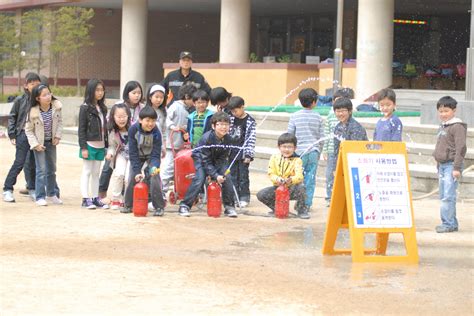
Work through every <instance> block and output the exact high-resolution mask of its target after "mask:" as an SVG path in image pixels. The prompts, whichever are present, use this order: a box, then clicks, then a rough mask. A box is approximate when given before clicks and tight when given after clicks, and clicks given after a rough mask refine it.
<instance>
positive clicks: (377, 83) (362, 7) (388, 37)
mask: <svg viewBox="0 0 474 316" xmlns="http://www.w3.org/2000/svg"><path fill="white" fill-rule="evenodd" d="M393 13H394V0H384V1H380V0H359V13H358V18H357V20H358V23H357V88H356V98H357V99H366V98H368V97H369V96H371V95H372V94H374V93H376V92H377V91H378V90H380V89H382V88H386V87H388V86H390V85H391V84H392V59H393V58H392V54H393Z"/></svg>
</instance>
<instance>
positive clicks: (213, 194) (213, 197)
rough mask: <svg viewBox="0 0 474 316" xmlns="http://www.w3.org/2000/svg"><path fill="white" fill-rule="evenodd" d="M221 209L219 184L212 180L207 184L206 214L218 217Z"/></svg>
mask: <svg viewBox="0 0 474 316" xmlns="http://www.w3.org/2000/svg"><path fill="white" fill-rule="evenodd" d="M221 211H222V198H221V186H220V185H219V184H218V183H217V182H214V181H213V182H211V183H210V184H209V185H208V186H207V215H208V216H210V217H219V216H221Z"/></svg>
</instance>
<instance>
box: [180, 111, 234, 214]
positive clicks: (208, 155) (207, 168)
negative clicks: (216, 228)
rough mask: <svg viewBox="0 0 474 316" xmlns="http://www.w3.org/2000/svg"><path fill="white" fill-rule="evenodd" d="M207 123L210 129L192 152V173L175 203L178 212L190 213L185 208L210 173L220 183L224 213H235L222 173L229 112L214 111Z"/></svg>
mask: <svg viewBox="0 0 474 316" xmlns="http://www.w3.org/2000/svg"><path fill="white" fill-rule="evenodd" d="M211 125H212V130H210V131H208V132H206V133H204V135H202V138H201V140H200V141H199V143H198V144H197V146H196V148H195V149H194V151H193V154H192V157H193V160H194V166H195V168H196V174H195V176H194V178H193V182H192V183H191V185H190V186H189V188H188V191H187V192H186V196H185V197H184V199H183V201H182V202H181V204H180V206H179V215H181V216H190V213H189V210H190V209H191V206H192V205H193V203H194V201H195V200H196V198H197V196H198V194H199V192H200V191H201V188H202V186H203V185H204V183H205V181H206V176H210V177H211V179H212V180H215V181H217V182H218V183H219V184H220V185H222V201H223V204H224V208H225V212H224V214H225V215H227V216H229V217H237V212H236V211H235V208H234V204H235V199H234V191H233V184H232V179H231V178H230V177H226V170H227V168H228V167H229V159H228V158H229V152H230V145H231V138H230V136H229V135H228V133H229V126H230V118H229V115H228V114H226V113H224V112H217V113H215V114H214V115H213V116H212V120H211Z"/></svg>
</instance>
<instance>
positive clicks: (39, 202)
mask: <svg viewBox="0 0 474 316" xmlns="http://www.w3.org/2000/svg"><path fill="white" fill-rule="evenodd" d="M36 205H38V206H47V205H48V202H46V200H45V199H39V200H38V201H36Z"/></svg>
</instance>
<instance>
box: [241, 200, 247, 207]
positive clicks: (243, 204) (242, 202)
mask: <svg viewBox="0 0 474 316" xmlns="http://www.w3.org/2000/svg"><path fill="white" fill-rule="evenodd" d="M248 205H249V202H247V201H240V202H239V206H240V207H247V206H248Z"/></svg>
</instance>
